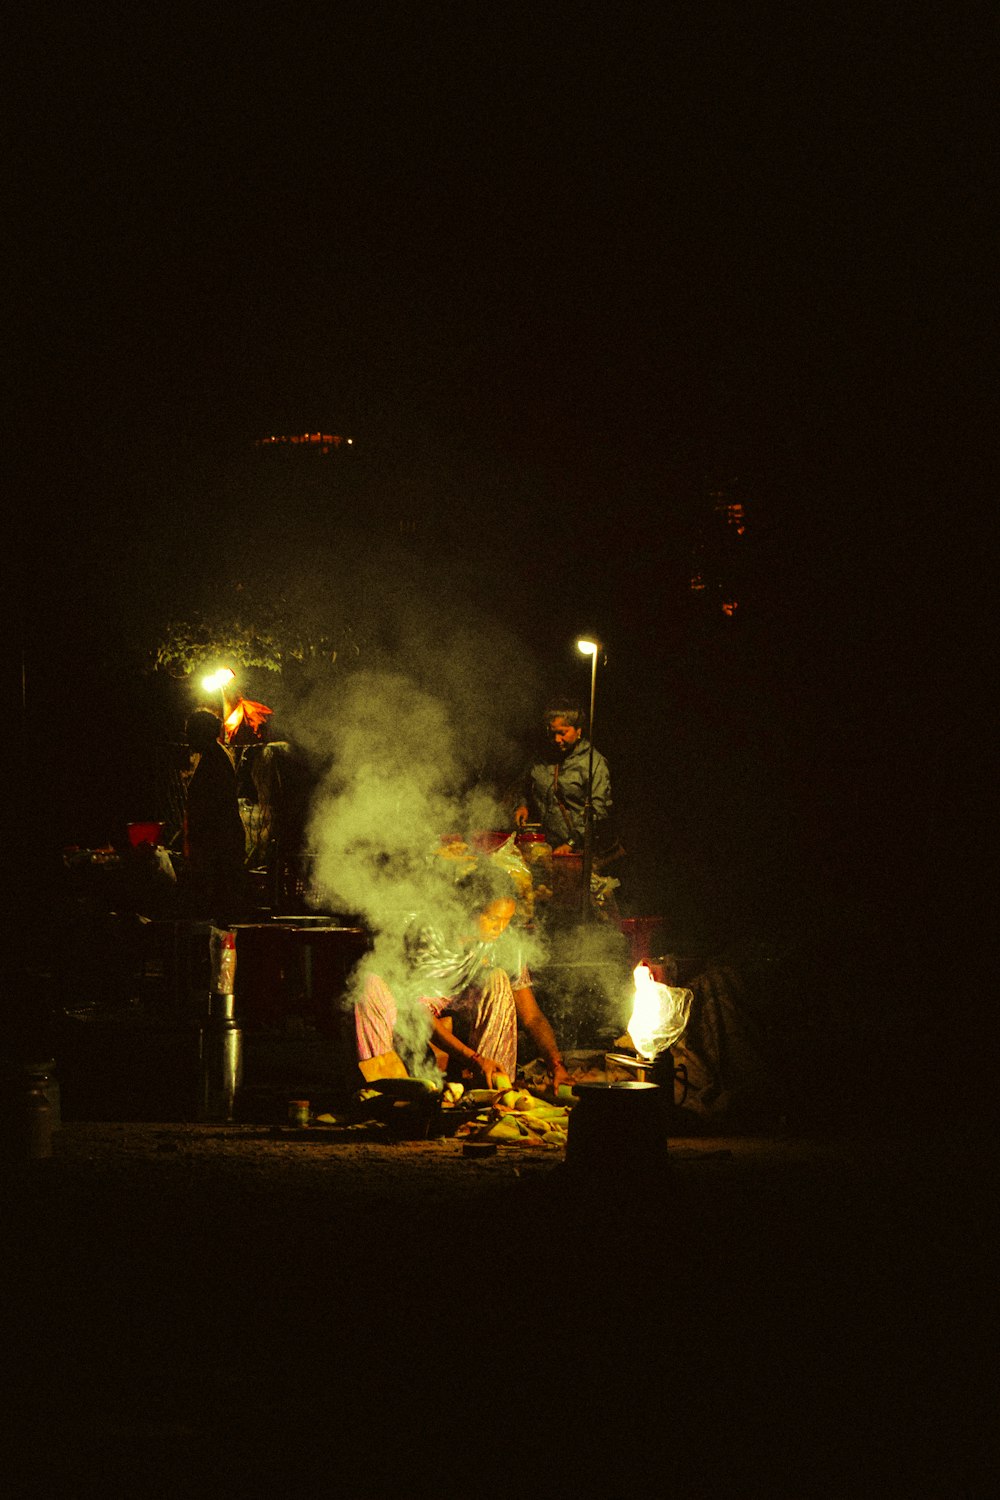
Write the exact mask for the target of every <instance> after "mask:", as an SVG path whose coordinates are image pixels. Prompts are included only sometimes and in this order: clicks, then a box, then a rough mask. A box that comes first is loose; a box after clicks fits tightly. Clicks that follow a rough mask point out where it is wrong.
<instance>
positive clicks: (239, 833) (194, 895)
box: [184, 708, 246, 927]
mask: <svg viewBox="0 0 1000 1500" xmlns="http://www.w3.org/2000/svg"><path fill="white" fill-rule="evenodd" d="M221 734H222V721H221V719H219V718H218V717H217V715H216V714H214V713H212V711H211V709H207V708H199V709H196V711H195V712H194V713H193V714H192V715H191V717H190V718H189V719H188V721H187V739H188V744H189V745H190V746H191V749H192V750H193V751H195V752H197V755H198V762H197V765H196V766H195V769H194V773H193V774H192V776H191V780H190V781H189V783H188V789H187V806H186V809H185V819H184V852H185V854H186V855H187V860H188V865H187V870H188V902H189V906H190V909H191V914H192V916H194V917H196V918H198V919H200V920H204V921H211V922H212V923H214V925H215V926H216V927H228V926H230V925H231V924H232V922H233V921H235V920H236V919H237V917H238V916H240V914H241V913H242V911H243V909H244V907H245V904H246V873H245V868H244V861H245V859H246V834H245V832H244V828H243V819H242V818H241V816H240V805H239V800H238V798H237V795H236V767H235V765H234V764H233V758H232V756H231V755H230V753H229V751H228V750H227V749H226V747H225V745H223V744H222V741H221V739H220V736H221Z"/></svg>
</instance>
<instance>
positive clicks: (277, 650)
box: [152, 583, 357, 677]
mask: <svg viewBox="0 0 1000 1500" xmlns="http://www.w3.org/2000/svg"><path fill="white" fill-rule="evenodd" d="M305 604H306V602H305V601H304V600H303V599H302V598H299V599H295V598H289V597H288V595H287V594H285V593H277V594H268V595H264V594H261V593H255V594H253V595H251V594H249V593H248V592H247V591H246V590H245V589H244V587H243V585H242V584H240V583H235V584H233V585H232V586H231V587H230V589H229V590H228V591H227V593H225V594H223V595H222V596H221V597H220V599H219V601H218V604H217V605H215V604H213V605H212V606H211V607H209V608H196V609H191V610H189V611H188V612H187V613H186V614H185V615H184V616H183V617H177V616H175V617H173V618H170V619H168V620H167V622H166V624H165V626H164V628H163V631H162V634H161V636H160V638H159V640H158V641H157V644H156V647H155V650H154V653H153V662H152V664H153V667H154V668H155V669H160V670H163V671H166V672H168V673H170V675H171V676H175V677H181V676H186V675H188V674H189V673H190V672H193V671H195V670H196V669H197V668H198V667H200V666H202V665H204V664H205V663H208V662H213V661H221V662H232V663H234V664H237V665H239V666H243V667H259V668H262V669H264V670H265V671H268V672H280V671H281V670H282V669H283V668H284V667H287V666H289V665H290V664H291V663H293V662H295V663H306V662H310V663H316V664H320V663H324V662H325V663H328V664H332V663H333V662H335V661H336V660H337V659H338V656H340V655H342V654H343V653H344V652H345V651H351V654H352V655H353V654H356V650H357V643H356V641H355V638H354V632H353V630H352V629H351V628H350V626H349V625H344V624H342V625H340V626H339V628H338V625H337V623H335V622H333V621H330V620H329V619H327V620H322V619H320V618H319V617H318V611H317V610H316V608H315V607H312V608H307V607H305ZM352 648H353V649H352Z"/></svg>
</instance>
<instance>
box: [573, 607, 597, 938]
mask: <svg viewBox="0 0 1000 1500" xmlns="http://www.w3.org/2000/svg"><path fill="white" fill-rule="evenodd" d="M576 649H577V650H578V651H580V652H582V653H583V655H584V656H589V657H590V721H589V728H588V736H587V737H588V739H589V740H590V759H589V765H588V767H587V800H586V802H585V803H584V808H583V896H582V898H581V899H582V906H581V915H582V916H583V917H584V919H586V918H587V917H589V916H590V914H591V910H592V908H591V904H590V875H591V871H592V870H593V868H594V698H595V696H596V693H597V657H598V654H599V653H600V650H601V643H600V641H598V640H595V639H593V638H591V637H590V636H581V637H580V639H579V640H578V641H577V643H576Z"/></svg>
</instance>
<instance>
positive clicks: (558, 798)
mask: <svg viewBox="0 0 1000 1500" xmlns="http://www.w3.org/2000/svg"><path fill="white" fill-rule="evenodd" d="M545 724H546V729H547V732H548V739H549V744H550V746H551V747H552V748H551V754H550V755H549V756H548V757H547V758H546V759H545V760H541V761H538V762H537V763H536V764H535V765H533V766H532V767H531V769H530V771H529V772H528V774H527V777H526V778H525V784H524V787H523V796H522V798H521V801H520V803H519V805H518V806H517V807H516V808H515V810H514V822H515V824H516V825H517V827H518V828H523V827H524V825H525V824H526V823H527V822H528V821H529V818H528V814H529V812H530V813H531V814H532V820H533V821H534V822H536V823H540V824H541V825H542V830H543V832H544V834H545V837H546V838H547V840H548V841H549V843H550V844H551V845H552V850H553V853H555V854H571V853H573V852H575V851H578V850H582V849H583V845H584V836H585V811H586V806H587V783H588V779H589V775H590V741H589V740H588V739H587V738H586V736H585V735H584V732H583V711H582V710H581V709H580V708H579V706H578V705H577V704H575V703H570V702H567V701H563V700H561V701H559V702H557V703H552V704H550V705H549V707H548V708H547V709H546V710H545ZM591 801H592V804H593V809H594V828H595V844H596V843H597V842H598V839H599V836H598V834H597V829H598V828H599V826H600V824H601V823H602V822H604V821H606V820H607V819H608V818H609V817H610V815H611V774H610V772H609V771H608V763H607V761H606V760H605V759H604V756H603V755H602V754H601V753H600V751H599V750H597V749H595V750H594V784H593V788H592V791H591Z"/></svg>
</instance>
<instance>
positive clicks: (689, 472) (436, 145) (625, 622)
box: [4, 3, 995, 986]
mask: <svg viewBox="0 0 1000 1500" xmlns="http://www.w3.org/2000/svg"><path fill="white" fill-rule="evenodd" d="M994 47H995V37H994V35H993V34H992V29H991V28H990V27H989V26H988V23H987V19H986V17H985V14H984V13H983V12H982V11H980V10H978V9H977V8H974V7H958V8H957V9H955V8H948V9H947V10H945V9H944V8H940V7H935V6H916V7H914V6H911V7H908V8H906V10H905V11H902V12H895V11H894V12H893V13H891V14H881V13H878V12H877V11H876V12H874V13H873V11H872V8H871V7H867V6H851V5H819V6H810V7H808V8H806V9H802V8H799V9H794V8H791V7H788V8H786V7H771V6H767V7H757V6H753V5H751V6H745V5H725V4H714V3H709V4H707V5H705V4H699V5H697V6H684V5H681V6H672V7H669V9H668V10H667V11H666V13H665V14H662V15H654V14H651V13H650V10H649V8H648V7H645V6H631V5H624V6H619V7H616V8H615V9H614V11H613V13H612V12H610V11H608V10H607V9H606V8H597V7H592V6H588V5H563V4H554V5H545V6H541V7H529V6H521V5H518V4H513V5H506V6H501V7H495V8H492V9H490V10H486V9H483V8H482V7H479V6H468V5H458V4H447V3H444V4H421V5H416V6H410V5H392V4H377V3H376V4H368V5H363V6H360V5H334V6H324V7H316V8H309V7H292V8H290V9H289V8H283V7H267V6H258V7H253V8H251V9H250V10H249V11H245V12H244V13H243V15H242V17H241V18H240V20H239V21H238V22H236V23H235V25H233V24H229V23H227V24H226V25H225V26H223V25H217V24H216V23H215V22H213V21H212V20H210V19H209V18H206V17H205V16H200V15H195V14H194V13H192V14H186V13H185V12H184V10H183V9H181V10H178V9H177V8H176V7H172V8H163V9H159V8H156V7H143V8H142V9H141V10H139V11H129V10H127V9H125V8H121V9H118V8H115V7H101V8H98V9H96V10H93V11H88V10H87V9H80V10H75V11H73V12H68V11H67V10H65V9H62V8H60V9H59V10H57V11H56V12H55V13H48V14H42V15H36V16H32V18H31V21H30V26H27V25H26V26H25V28H24V32H23V34H22V35H21V36H20V37H18V36H15V37H14V39H13V41H12V42H11V43H10V44H9V46H8V56H7V70H8V73H9V75H10V82H11V85H12V86H11V88H10V89H9V97H10V98H11V100H12V108H11V128H10V129H9V132H8V138H9V140H10V141H11V143H12V145H13V151H12V153H11V155H12V169H13V181H12V191H11V193H10V196H9V198H8V214H7V216H6V218H7V227H6V234H5V238H6V240H7V242H8V245H7V248H8V251H9V259H10V263H11V265H12V266H13V274H12V275H11V277H10V278H9V280H8V286H7V290H8V305H9V311H10V313H11V324H10V338H9V340H8V372H9V379H10V403H9V408H8V409H9V415H10V418H11V420H10V423H9V427H8V438H9V441H8V457H9V458H10V460H11V461H12V484H11V487H10V491H9V493H10V495H11V502H10V505H9V509H8V516H7V521H6V525H7V526H8V527H9V528H10V535H9V538H8V539H7V542H6V545H5V549H4V550H5V557H6V559H7V562H8V574H9V587H8V589H7V604H8V606H9V608H10V619H9V624H8V626H7V627H6V629H5V633H4V659H5V687H4V696H5V700H6V702H7V703H8V705H9V713H10V722H9V726H8V727H9V729H10V739H9V748H10V754H11V757H12V760H14V762H15V763H14V765H13V768H12V775H11V785H12V789H13V790H12V796H11V798H10V800H9V807H8V811H9V813H11V814H12V815H13V819H14V825H15V836H16V838H17V839H18V840H19V841H20V845H21V847H22V848H23V849H25V850H26V851H27V852H34V853H37V852H38V851H39V850H43V851H52V850H58V849H59V848H60V847H61V846H62V845H63V844H66V843H85V844H87V843H93V844H97V843H102V842H105V841H108V840H111V841H115V840H117V839H118V838H120V837H121V833H122V830H123V826H124V822H125V821H126V820H127V819H129V818H132V817H143V816H145V815H146V814H147V812H148V811H149V810H150V808H149V804H150V801H151V799H152V798H154V797H155V795H156V792H155V787H154V785H153V782H154V780H155V776H154V769H153V768H154V766H155V764H156V756H155V754H152V753H151V747H155V746H158V745H162V744H166V743H167V742H169V741H170V740H171V739H176V738H178V737H179V733H180V728H181V724H182V719H183V704H182V703H181V702H180V701H179V700H178V697H177V691H176V689H175V687H174V686H172V685H171V684H170V683H169V682H165V681H164V680H163V677H162V674H160V675H159V676H156V675H154V676H152V677H151V676H149V675H148V674H147V673H144V671H143V667H144V666H148V644H149V641H150V639H153V640H155V639H156V635H157V630H158V628H159V622H160V621H161V620H163V619H164V618H166V617H167V616H169V615H170V614H171V613H174V614H179V615H181V616H183V614H184V612H185V609H186V608H188V607H190V606H192V605H193V604H195V603H196V602H197V601H198V600H199V599H201V598H203V597H204V593H205V591H206V590H209V591H211V590H212V588H213V586H214V584H215V583H216V582H217V580H218V578H219V576H220V569H221V571H222V573H223V574H225V573H226V571H227V569H228V571H229V575H230V576H231V573H232V571H233V569H234V568H243V567H247V568H249V569H250V570H251V577H252V565H253V559H254V558H255V557H256V558H260V557H261V556H262V555H266V556H268V557H269V558H273V557H274V556H275V555H276V554H277V553H280V556H281V559H282V566H284V567H285V568H286V570H287V573H288V574H289V575H291V576H294V574H295V572H296V570H297V569H298V568H301V569H302V570H306V568H307V566H308V565H310V564H312V563H315V560H316V559H317V557H320V558H323V559H325V558H327V557H328V556H329V557H331V558H333V559H336V558H339V559H340V565H341V566H342V567H343V569H344V571H345V572H347V573H349V572H350V571H351V569H352V567H353V562H352V559H356V558H357V557H358V556H359V555H361V554H363V553H364V551H365V549H366V547H367V548H368V549H369V551H370V552H371V553H372V554H379V553H380V551H381V549H383V548H389V547H390V546H391V548H392V549H393V550H392V557H393V559H394V561H393V567H394V568H395V567H397V566H398V567H399V568H401V569H402V570H403V571H404V575H405V570H406V569H407V568H412V583H410V582H409V581H408V583H407V586H410V587H412V589H414V590H416V591H419V590H421V589H429V590H431V592H432V596H433V588H435V587H437V588H442V589H446V590H449V591H451V593H452V596H453V597H452V598H451V599H450V600H449V611H448V618H452V617H453V613H454V597H458V598H461V597H462V594H463V591H464V592H465V593H467V595H468V596H469V597H470V598H473V599H475V601H476V606H477V608H479V607H482V608H486V609H489V610H493V611H495V613H496V614H497V616H498V617H499V618H501V619H502V620H503V621H504V622H505V624H506V625H508V626H512V627H513V628H514V629H515V630H516V631H517V632H518V633H519V634H520V635H521V636H522V637H523V639H524V641H525V649H526V654H527V655H530V657H531V661H532V674H533V675H532V681H533V683H537V693H538V696H539V697H541V696H543V695H544V693H545V692H547V691H550V690H552V689H554V688H555V687H562V686H564V685H573V684H575V685H576V686H577V687H578V689H579V690H580V691H581V692H582V694H583V695H584V696H586V692H587V683H588V674H587V668H586V665H585V664H582V665H581V659H579V658H574V656H573V653H572V641H573V639H574V638H575V635H576V634H577V633H578V632H579V631H580V630H581V629H584V628H587V629H594V630H598V631H599V632H601V634H602V637H603V639H604V640H605V641H606V642H607V648H608V656H607V665H606V666H604V667H602V669H601V673H600V676H599V696H598V709H597V734H596V739H597V742H598V744H599V746H600V747H601V748H602V749H603V750H604V751H605V753H606V754H607V755H608V757H609V759H610V761H611V764H612V769H613V773H614V775H615V785H616V792H617V796H618V802H619V806H620V809H621V816H622V821H623V831H624V834H625V837H626V841H627V842H628V843H629V846H630V848H631V849H632V850H633V867H632V880H633V890H632V897H633V900H634V902H635V904H636V906H637V907H638V908H639V909H640V910H642V909H643V908H645V909H646V910H661V911H664V912H665V913H666V915H667V918H668V928H669V930H668V936H669V938H670V940H671V941H672V942H674V943H676V944H679V945H681V946H684V945H688V946H692V947H699V946H700V947H704V948H712V947H715V948H719V947H724V946H726V945H727V944H732V943H733V942H735V941H740V940H743V939H746V938H751V937H756V938H760V939H761V940H770V941H780V942H783V943H788V942H791V941H798V942H804V943H809V944H813V945H814V946H815V947H816V949H817V951H821V952H822V953H823V954H825V955H830V954H834V953H842V952H844V951H846V950H850V951H851V952H853V953H856V954H863V955H865V961H866V962H871V961H873V956H874V955H876V954H877V955H879V958H878V967H879V970H880V972H882V971H886V972H889V973H895V974H898V973H899V972H900V967H899V966H900V964H903V963H905V961H906V960H907V959H911V958H913V956H914V955H915V954H920V953H922V952H923V951H924V950H925V949H926V947H927V945H928V944H929V943H930V942H931V941H932V940H934V939H935V938H936V937H940V936H941V935H942V933H943V930H944V928H945V925H946V923H947V921H948V920H949V919H950V917H951V916H952V915H953V910H952V909H953V908H958V907H959V906H961V904H962V902H963V900H964V890H963V886H962V883H961V880H959V881H958V882H957V883H956V881H954V880H950V879H946V880H942V879H941V871H942V868H943V867H944V866H945V865H946V863H947V861H948V857H949V855H950V854H952V853H954V852H955V846H956V844H957V845H959V846H960V845H961V843H962V840H963V839H965V838H966V837H969V838H972V839H973V840H974V839H975V837H976V835H975V832H974V829H975V826H976V822H977V820H976V818H975V815H974V811H973V806H972V803H971V801H970V798H969V792H968V786H969V779H968V777H967V774H966V772H967V770H968V767H969V766H970V765H971V764H972V763H974V762H975V760H976V758H977V754H978V751H979V748H980V747H979V744H978V736H977V735H976V734H974V733H972V732H971V731H970V730H968V729H967V728H966V729H962V728H960V720H961V714H960V704H961V699H962V694H963V692H964V689H963V688H962V686H961V683H962V679H963V677H967V675H968V670H967V655H966V652H965V649H964V647H965V638H966V629H967V627H968V626H970V625H972V624H974V623H975V621H976V618H977V613H978V610H979V606H980V597H981V596H979V595H978V594H977V590H976V588H975V587H974V586H973V585H972V584H971V583H970V569H971V568H972V566H973V559H974V557H975V555H976V553H977V551H978V549H979V538H980V535H981V528H985V525H986V521H987V502H986V498H985V485H984V479H985V469H984V468H983V467H977V463H976V461H975V458H974V455H975V454H976V453H977V452H978V450H979V448H980V447H981V440H982V438H983V437H984V436H985V431H986V423H987V403H988V400H989V394H990V385H989V383H988V382H987V381H986V380H985V378H984V370H985V368H986V365H985V352H986V348H987V347H988V344H989V331H988V326H987V320H986V318H985V317H984V314H983V308H984V296H983V294H984V293H985V290H986V286H987V281H986V245H987V223H988V208H989V202H990V189H991V178H990V170H991V169H990V167H989V158H988V155H987V133H986V100H987V97H988V96H987V91H986V87H985V77H984V67H983V63H984V59H985V58H986V57H988V56H989V53H990V51H991V50H993V48H994ZM317 429H318V430H322V431H333V432H336V433H341V434H350V435H352V436H353V437H354V439H355V444H356V450H355V451H353V452H352V455H351V458H350V462H349V463H348V461H347V460H346V459H345V458H343V456H342V455H337V458H336V466H328V467H327V469H326V470H324V477H323V479H322V481H320V480H319V479H317V478H315V476H314V475H310V477H309V478H308V480H307V479H306V478H302V479H301V481H300V479H299V477H298V476H296V479H295V482H294V483H292V482H290V481H288V480H287V479H286V478H285V477H275V473H274V472H269V473H267V474H264V473H263V471H262V470H261V469H260V466H259V462H258V463H257V467H256V468H254V464H255V462H257V460H259V455H258V454H257V453H256V450H254V448H253V444H254V441H255V439H257V438H259V437H260V436H262V435H266V434H268V433H271V432H302V431H311V430H317ZM970 460H971V462H970ZM300 473H303V474H304V471H300ZM719 485H722V486H726V485H729V486H735V489H734V491H733V492H734V493H739V494H740V495H741V496H743V497H745V498H746V500H747V515H748V528H747V534H746V537H745V547H744V548H743V552H742V554H741V558H740V561H739V563H738V569H739V571H738V574H737V575H736V576H737V581H738V585H739V609H738V611H737V613H736V614H735V615H734V616H732V617H729V616H726V615H724V614H723V613H722V611H721V608H719V607H716V606H717V605H718V603H719V599H716V600H715V601H714V603H713V600H712V598H711V597H709V599H708V601H707V602H706V601H704V600H702V601H699V600H696V599H694V598H693V597H692V595H691V593H690V589H689V582H690V578H691V575H692V571H693V566H692V558H693V557H694V556H695V555H696V554H697V548H698V546H699V545H700V541H699V539H702V538H703V535H704V526H705V524H706V516H707V514H708V512H707V510H706V504H707V502H706V496H707V495H708V494H710V492H711V491H712V490H713V488H717V487H718V486H719ZM324 549H327V550H324ZM400 549H402V550H401V551H400ZM732 565H733V564H732V558H731V557H729V555H728V554H727V560H726V564H725V569H724V570H723V571H724V573H725V571H726V569H729V568H730V567H731V566H732ZM327 576H328V578H329V588H330V593H331V596H333V595H335V594H336V593H337V591H338V589H339V588H340V587H341V586H344V587H346V586H347V583H348V581H349V580H348V579H347V578H338V577H337V563H336V561H335V560H334V561H332V562H331V563H330V571H329V573H328V575H327ZM728 578H729V574H728V573H726V581H727V583H728ZM249 586H250V587H251V588H252V587H253V585H252V583H251V584H250V585H249ZM720 597H721V596H720ZM290 691H292V688H291V686H290V685H289V684H288V683H285V684H284V685H282V686H279V685H275V684H273V683H267V682H264V683H262V684H261V685H260V691H259V693H258V694H257V696H260V697H261V698H263V699H264V701H267V702H269V703H272V702H273V703H274V706H275V707H276V710H277V715H276V723H277V724H279V725H280V715H281V711H282V709H283V708H284V707H285V706H286V705H285V704H284V703H283V701H282V693H283V692H284V693H286V694H287V693H289V692H290ZM533 691H534V689H533ZM496 711H497V715H498V719H501V720H502V719H503V717H504V715H505V705H504V704H503V703H502V702H501V703H498V704H497V710H496ZM528 724H529V721H528V720H524V721H522V720H516V721H515V722H514V725H513V727H514V728H515V729H516V731H517V733H519V734H522V735H523V736H524V738H525V743H527V739H528ZM508 727H510V726H508ZM956 773H957V774H956ZM15 885H17V886H18V887H19V889H20V891H21V894H22V899H23V891H24V889H29V890H30V889H31V887H30V886H28V887H26V886H25V883H24V882H23V881H21V880H19V879H15ZM36 894H37V893H36V892H34V891H33V890H32V894H31V899H32V900H34V899H35V898H36ZM916 967H917V969H919V967H920V964H919V963H918V964H917V965H916ZM896 983H897V986H899V983H900V981H898V980H897V981H896Z"/></svg>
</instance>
